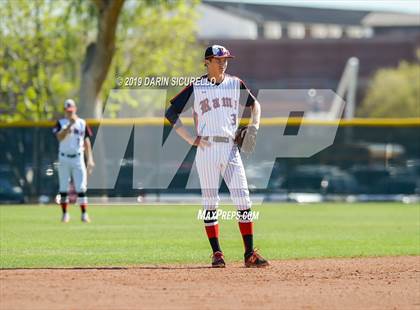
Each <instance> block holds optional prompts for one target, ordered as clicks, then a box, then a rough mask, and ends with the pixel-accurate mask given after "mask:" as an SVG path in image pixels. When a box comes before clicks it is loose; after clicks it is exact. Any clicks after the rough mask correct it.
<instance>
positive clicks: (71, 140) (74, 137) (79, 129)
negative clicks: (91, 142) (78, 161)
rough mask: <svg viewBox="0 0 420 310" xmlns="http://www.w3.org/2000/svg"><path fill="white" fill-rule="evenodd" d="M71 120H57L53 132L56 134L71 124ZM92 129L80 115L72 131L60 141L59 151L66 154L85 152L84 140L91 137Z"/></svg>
mask: <svg viewBox="0 0 420 310" xmlns="http://www.w3.org/2000/svg"><path fill="white" fill-rule="evenodd" d="M69 124H70V121H69V120H68V119H67V118H62V119H59V120H58V121H57V123H56V124H55V126H54V128H53V130H52V131H53V133H54V134H56V133H58V132H59V131H60V130H62V129H63V128H66V127H67V126H69ZM91 136H92V131H91V130H90V128H89V126H87V124H86V121H85V120H84V119H81V118H80V117H78V118H77V119H76V122H75V123H74V125H73V126H72V129H71V131H70V133H69V134H68V135H67V136H66V137H65V138H64V139H63V140H62V141H60V142H59V152H62V153H66V154H76V153H83V151H84V140H85V138H86V137H91Z"/></svg>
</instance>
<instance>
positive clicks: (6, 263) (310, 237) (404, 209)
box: [0, 203, 420, 268]
mask: <svg viewBox="0 0 420 310" xmlns="http://www.w3.org/2000/svg"><path fill="white" fill-rule="evenodd" d="M198 209H199V207H197V206H92V207H90V208H89V213H90V215H91V218H92V220H93V222H92V223H90V224H83V223H81V222H80V213H79V209H78V208H77V207H72V208H71V211H70V213H71V216H72V220H71V222H70V223H68V224H62V223H60V221H59V219H60V210H59V207H57V206H42V207H37V206H15V207H0V267H1V268H11V267H59V266H69V267H70V266H78V267H87V266H127V265H138V264H158V263H204V262H205V263H208V262H209V255H210V247H209V244H208V241H207V238H206V236H205V233H204V228H203V224H202V222H201V221H199V220H197V219H196V216H197V211H198ZM223 210H233V208H232V207H231V206H229V207H224V208H223ZM255 210H256V211H260V217H259V219H258V220H257V221H256V224H255V246H257V247H258V248H260V249H261V252H262V253H263V254H264V256H266V257H267V258H269V259H290V258H314V257H352V256H388V255H420V206H419V205H404V204H397V203H392V204H390V203H386V204H378V203H369V204H316V205H305V206H301V205H294V204H266V205H263V206H258V207H255ZM220 234H221V246H222V249H223V250H224V252H225V256H226V258H227V260H228V261H238V260H240V259H242V252H243V249H242V241H241V237H240V234H239V229H238V227H237V223H236V221H234V220H230V221H227V220H226V221H220Z"/></svg>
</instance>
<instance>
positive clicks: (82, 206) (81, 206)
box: [80, 203, 87, 213]
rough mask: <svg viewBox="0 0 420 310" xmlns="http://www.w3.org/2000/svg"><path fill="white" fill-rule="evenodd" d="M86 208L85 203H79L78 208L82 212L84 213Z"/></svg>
mask: <svg viewBox="0 0 420 310" xmlns="http://www.w3.org/2000/svg"><path fill="white" fill-rule="evenodd" d="M86 209H87V204H85V203H82V204H80V210H82V213H85V212H86Z"/></svg>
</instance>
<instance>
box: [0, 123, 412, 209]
mask: <svg viewBox="0 0 420 310" xmlns="http://www.w3.org/2000/svg"><path fill="white" fill-rule="evenodd" d="M88 123H89V124H90V126H91V127H92V129H93V132H94V137H93V141H94V139H95V134H96V132H97V129H98V126H99V125H102V126H115V127H116V128H118V127H125V126H133V125H136V126H141V130H140V131H139V132H140V134H144V135H147V136H148V137H156V138H160V137H159V136H158V132H159V130H161V128H159V126H162V125H163V121H162V119H161V118H141V119H104V120H88ZM185 123H186V124H187V125H192V120H191V119H186V120H185ZM261 123H262V126H266V127H267V130H274V131H275V130H276V129H277V127H278V126H280V125H285V124H287V126H290V127H296V126H305V125H308V124H310V125H313V126H336V125H337V122H329V121H303V122H302V123H301V119H282V118H272V119H263V120H262V121H261ZM53 125H54V122H53V121H41V122H29V121H18V122H12V123H2V124H0V145H1V152H0V201H2V200H6V199H2V195H3V198H4V197H7V192H8V191H14V192H15V194H16V195H15V196H20V197H24V200H25V201H38V199H39V197H41V196H43V197H44V198H45V197H48V198H50V199H51V198H52V197H54V196H55V195H56V193H57V187H58V181H57V172H56V167H55V165H54V163H55V162H56V161H57V148H58V143H57V141H56V138H55V137H54V135H53V134H52V131H51V128H52V126H53ZM419 129H420V118H408V119H352V120H341V121H340V122H339V127H338V131H337V135H336V138H335V141H334V143H333V145H332V146H330V147H328V148H326V149H325V150H323V151H321V152H319V153H317V154H316V155H314V156H312V157H310V158H305V159H303V158H301V159H299V158H293V159H277V161H276V165H275V167H274V169H273V172H272V175H271V179H270V183H269V188H268V189H267V191H271V192H272V191H279V192H290V191H299V190H301V191H303V192H305V191H308V192H316V191H318V192H321V193H328V191H330V192H331V193H338V194H340V193H341V194H352V193H358V194H372V195H377V194H387V193H392V194H407V195H416V194H417V195H418V194H419V188H420V134H419V133H420V130H419ZM132 143H133V139H132V137H131V139H130V142H129V145H128V148H127V151H126V154H125V158H126V159H128V161H127V162H130V159H131V158H132V156H133V153H132V149H133V145H132ZM390 146H391V148H390ZM390 149H392V150H393V151H392V152H389V150H390ZM193 155H194V149H192V150H191V151H190V156H189V157H188V158H187V160H192V159H193ZM308 167H311V168H310V169H309V170H307V171H305V169H306V168H308ZM318 168H319V169H318ZM183 175H188V173H187V174H185V171H184V172H182V171H180V173H179V174H177V176H176V177H175V179H174V180H175V181H174V182H172V183H171V188H170V189H168V191H184V190H183V188H184V186H185V180H184V179H183V178H182V176H183ZM322 175H324V176H329V179H328V180H329V183H331V184H335V185H334V187H331V188H328V186H327V187H325V186H321V187H319V188H318V187H317V186H318V185H317V182H318V181H319V176H322ZM324 181H325V180H324ZM131 182H132V167H130V166H129V165H128V166H125V167H122V169H121V170H120V174H119V177H118V180H117V184H116V187H115V188H114V189H113V190H106V191H101V193H100V194H102V195H103V194H106V195H110V196H130V197H131V196H135V195H137V194H138V190H135V189H132V184H131ZM311 182H312V183H311ZM327 183H328V182H327ZM327 183H326V182H323V184H324V185H325V184H327ZM16 188H20V189H21V190H19V189H17V190H16ZM150 190H151V191H153V189H150ZM20 191H22V193H21V194H18V193H19V192H20ZM12 196H13V195H12Z"/></svg>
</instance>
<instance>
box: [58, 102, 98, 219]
mask: <svg viewBox="0 0 420 310" xmlns="http://www.w3.org/2000/svg"><path fill="white" fill-rule="evenodd" d="M64 111H65V117H64V118H62V119H60V120H58V121H57V123H56V125H55V126H54V128H53V133H54V134H55V135H56V137H57V139H58V141H59V150H58V158H59V166H58V176H59V186H60V189H59V191H60V204H61V209H62V211H63V216H62V222H64V223H67V222H69V221H70V215H69V213H68V212H67V207H68V202H69V200H68V188H69V183H70V180H71V179H72V180H73V183H74V187H75V189H76V192H77V196H78V203H79V204H80V209H81V212H82V221H83V222H85V223H88V222H90V219H89V215H88V213H87V196H86V190H87V173H89V174H90V173H91V172H92V169H93V167H94V166H95V163H94V161H93V156H92V146H91V143H90V137H91V136H92V131H91V129H90V128H89V127H88V125H87V124H86V121H85V120H83V119H81V118H80V117H78V116H77V114H76V112H77V107H76V103H75V102H74V100H72V99H67V100H66V101H65V102H64ZM85 156H86V159H87V167H86V165H85Z"/></svg>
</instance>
